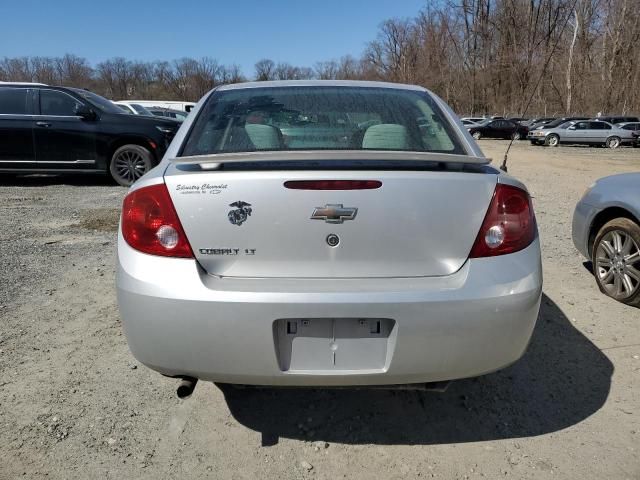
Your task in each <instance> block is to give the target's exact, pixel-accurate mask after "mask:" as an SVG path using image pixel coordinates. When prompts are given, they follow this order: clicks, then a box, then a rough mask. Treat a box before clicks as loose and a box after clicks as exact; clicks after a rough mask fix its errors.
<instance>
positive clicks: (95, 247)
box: [0, 141, 640, 479]
mask: <svg viewBox="0 0 640 480" xmlns="http://www.w3.org/2000/svg"><path fill="white" fill-rule="evenodd" d="M480 143H481V146H482V148H483V149H484V150H485V152H486V153H487V154H488V155H489V156H493V157H494V158H495V159H496V162H497V161H498V160H501V159H502V153H503V151H504V148H505V147H506V142H499V141H495V142H491V141H481V142H480ZM509 170H510V172H511V173H512V174H513V175H515V176H517V177H518V178H520V179H522V180H524V181H525V182H526V183H527V185H528V186H529V187H530V189H531V192H532V194H533V195H534V197H535V200H534V202H535V206H536V212H537V216H538V221H539V224H540V231H541V237H542V245H543V261H544V270H545V287H544V299H543V303H542V309H541V313H540V318H539V321H538V325H537V327H536V330H535V333H534V337H533V340H532V343H531V345H530V348H529V350H528V352H527V354H526V355H525V356H524V357H523V359H522V360H520V361H519V362H517V363H516V364H515V365H513V366H512V367H510V368H508V369H506V370H503V371H501V372H498V373H495V374H491V375H487V376H484V377H481V378H477V379H470V380H463V381H459V382H455V383H454V384H453V385H452V386H451V387H450V388H449V390H448V391H447V392H446V393H444V394H435V393H416V392H385V391H372V392H371V391H369V392H366V391H350V390H339V391H335V390H334V391H322V390H280V391H272V390H271V391H270V390H264V391H262V390H259V391H249V392H241V393H238V392H230V391H221V390H220V389H219V388H218V387H216V386H214V385H212V384H209V383H204V384H200V385H198V387H197V388H196V391H195V393H194V395H193V397H192V398H191V399H190V400H187V401H179V400H178V399H177V398H176V397H175V393H174V392H175V387H176V386H177V382H176V381H175V380H170V379H166V378H163V377H161V376H160V375H158V374H156V373H154V372H152V371H150V370H148V369H147V368H145V367H143V366H141V365H138V364H137V363H136V361H135V360H134V358H133V357H132V356H131V355H130V354H129V351H128V349H127V345H126V342H125V339H124V336H123V334H122V329H121V326H120V322H119V318H118V311H117V308H116V299H115V292H114V263H115V236H116V224H117V218H118V209H119V206H120V203H121V201H122V198H123V196H124V194H125V190H124V189H122V188H120V187H115V186H112V185H111V184H109V183H108V182H107V181H106V180H104V179H103V178H100V177H36V178H34V177H22V178H17V179H15V178H14V179H11V178H9V179H2V180H0V214H1V217H0V218H1V222H2V223H1V226H2V228H1V229H0V242H1V243H0V245H1V246H0V272H1V273H2V274H1V275H0V321H1V323H0V325H2V328H1V330H0V439H1V441H0V456H1V457H2V458H3V461H2V462H1V463H0V478H1V479H11V478H16V477H20V476H23V475H24V476H26V478H35V479H38V478H45V477H46V478H56V479H57V478H65V479H75V478H77V479H93V478H96V479H97V478H100V479H111V478H113V479H122V478H154V479H158V478H175V477H178V476H182V477H185V478H232V479H243V478H247V479H253V478H282V479H290V478H332V479H337V478H356V479H370V478H417V477H421V478H422V477H424V478H460V479H465V478H469V479H475V478H498V477H500V478H504V477H511V478H536V479H540V478H555V479H557V478H607V479H638V478H640V455H639V454H638V449H639V447H640V395H639V393H638V392H639V386H640V381H639V375H640V329H639V328H638V327H639V325H640V309H634V308H630V307H626V306H623V305H621V304H618V303H616V302H614V301H612V300H609V299H608V298H606V297H604V296H603V295H601V294H600V293H599V291H598V290H597V287H596V285H595V282H594V280H593V278H592V276H591V274H590V273H589V271H588V270H587V268H586V267H585V266H584V265H583V262H584V260H583V259H582V258H581V257H580V255H579V254H578V253H577V252H576V250H575V249H574V248H573V245H572V243H571V215H572V210H573V207H574V205H575V202H576V201H577V200H578V199H579V197H580V195H581V194H582V192H583V191H584V189H585V188H586V187H587V186H588V185H589V184H591V182H592V181H593V180H595V179H596V178H598V177H601V176H605V175H608V174H612V173H617V172H628V171H634V170H635V171H638V170H640V150H634V149H631V148H621V149H618V150H616V151H608V150H605V149H597V148H581V147H560V148H555V149H552V148H543V147H532V146H530V145H529V144H528V143H527V142H519V143H516V144H515V145H514V147H513V148H512V152H511V155H510V169H509ZM639 189H640V186H639Z"/></svg>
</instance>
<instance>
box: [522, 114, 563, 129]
mask: <svg viewBox="0 0 640 480" xmlns="http://www.w3.org/2000/svg"><path fill="white" fill-rule="evenodd" d="M554 120H556V117H547V118H534V119H531V120H529V121H528V122H525V123H524V126H526V127H527V128H528V129H529V130H530V131H531V130H535V129H536V128H538V127H541V126H543V125H546V124H547V123H551V122H553V121H554Z"/></svg>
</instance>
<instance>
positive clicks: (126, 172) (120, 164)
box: [114, 150, 147, 183]
mask: <svg viewBox="0 0 640 480" xmlns="http://www.w3.org/2000/svg"><path fill="white" fill-rule="evenodd" d="M114 162H115V170H116V173H117V174H118V176H119V177H120V178H122V179H123V180H126V181H127V182H128V183H133V182H135V181H136V180H138V179H139V178H140V177H141V176H142V175H144V174H145V173H146V172H147V164H146V162H145V159H144V157H143V156H142V155H141V154H140V153H139V152H136V151H135V150H123V151H122V152H120V153H119V154H118V156H117V157H116V158H115V159H114Z"/></svg>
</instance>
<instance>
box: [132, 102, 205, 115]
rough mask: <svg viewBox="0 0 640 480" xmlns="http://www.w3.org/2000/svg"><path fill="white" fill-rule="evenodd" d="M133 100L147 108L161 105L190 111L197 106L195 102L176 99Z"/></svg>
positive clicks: (160, 106)
mask: <svg viewBox="0 0 640 480" xmlns="http://www.w3.org/2000/svg"><path fill="white" fill-rule="evenodd" d="M131 101H132V102H135V103H137V104H138V105H142V106H143V107H146V108H151V107H159V108H170V109H172V110H180V111H182V112H187V113H188V112H190V111H191V110H192V109H193V107H195V106H196V104H195V103H194V102H182V101H174V100H131Z"/></svg>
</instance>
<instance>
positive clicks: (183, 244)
mask: <svg viewBox="0 0 640 480" xmlns="http://www.w3.org/2000/svg"><path fill="white" fill-rule="evenodd" d="M122 236H123V237H124V239H125V240H126V242H127V243H128V244H129V245H131V247H133V248H135V249H136V250H139V251H141V252H144V253H148V254H151V255H161V256H163V257H180V258H193V252H192V251H191V246H190V245H189V242H188V240H187V236H186V235H185V234H184V230H183V229H182V225H181V224H180V220H179V219H178V214H177V213H176V210H175V208H174V207H173V202H172V201H171V197H170V196H169V191H168V190H167V186H166V185H165V184H161V185H152V186H150V187H143V188H139V189H138V190H134V191H133V192H131V193H130V194H129V195H127V196H126V197H125V199H124V202H123V204H122Z"/></svg>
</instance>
